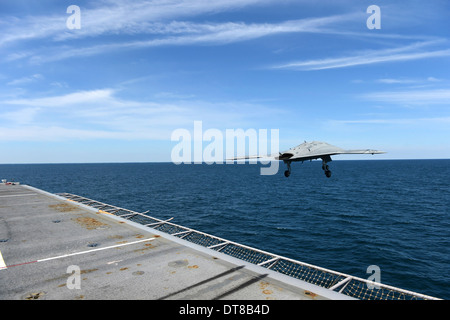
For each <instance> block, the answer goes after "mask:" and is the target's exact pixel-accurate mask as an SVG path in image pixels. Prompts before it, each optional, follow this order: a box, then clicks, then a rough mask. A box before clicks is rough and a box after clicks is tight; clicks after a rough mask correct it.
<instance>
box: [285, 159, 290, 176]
mask: <svg viewBox="0 0 450 320" xmlns="http://www.w3.org/2000/svg"><path fill="white" fill-rule="evenodd" d="M284 163H286V164H287V170H286V171H285V172H284V176H285V177H286V178H287V177H289V176H290V175H291V162H290V161H285V162H284Z"/></svg>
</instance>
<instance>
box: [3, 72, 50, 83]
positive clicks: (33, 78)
mask: <svg viewBox="0 0 450 320" xmlns="http://www.w3.org/2000/svg"><path fill="white" fill-rule="evenodd" d="M43 78H44V77H43V76H42V75H41V74H33V75H32V76H29V77H22V78H19V79H14V80H11V81H9V82H8V83H7V85H8V86H17V85H23V84H27V83H30V82H34V81H37V80H41V79H43Z"/></svg>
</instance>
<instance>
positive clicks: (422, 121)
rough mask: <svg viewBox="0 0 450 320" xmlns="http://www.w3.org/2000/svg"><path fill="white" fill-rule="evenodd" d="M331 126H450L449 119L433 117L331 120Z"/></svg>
mask: <svg viewBox="0 0 450 320" xmlns="http://www.w3.org/2000/svg"><path fill="white" fill-rule="evenodd" d="M329 123H331V124H349V125H352V124H381V125H385V124H389V125H409V126H417V125H424V126H429V125H433V124H434V125H437V124H445V125H446V124H450V116H449V117H433V118H392V119H360V120H330V121H329Z"/></svg>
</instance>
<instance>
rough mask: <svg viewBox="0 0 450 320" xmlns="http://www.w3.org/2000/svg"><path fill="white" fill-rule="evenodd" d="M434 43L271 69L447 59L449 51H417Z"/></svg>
mask: <svg viewBox="0 0 450 320" xmlns="http://www.w3.org/2000/svg"><path fill="white" fill-rule="evenodd" d="M434 43H436V42H435V41H424V42H419V43H414V44H410V45H407V46H403V47H397V48H393V49H380V50H367V51H365V52H359V53H356V54H352V55H348V56H345V57H339V58H324V59H315V60H306V61H295V62H290V63H285V64H280V65H276V66H273V67H272V68H273V69H293V70H324V69H336V68H346V67H353V66H360V65H369V64H376V63H385V62H401V61H410V60H419V59H427V58H437V57H449V56H450V49H441V50H428V51H421V50H419V49H420V48H422V47H426V46H430V45H432V44H434Z"/></svg>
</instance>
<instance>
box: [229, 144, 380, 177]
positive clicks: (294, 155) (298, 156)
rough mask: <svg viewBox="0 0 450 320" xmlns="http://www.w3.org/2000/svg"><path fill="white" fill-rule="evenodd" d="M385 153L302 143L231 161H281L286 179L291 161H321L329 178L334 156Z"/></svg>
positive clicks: (289, 172) (289, 171)
mask: <svg viewBox="0 0 450 320" xmlns="http://www.w3.org/2000/svg"><path fill="white" fill-rule="evenodd" d="M380 153H386V152H384V151H378V150H372V149H365V150H344V149H342V148H339V147H336V146H333V145H331V144H328V143H326V142H321V141H312V142H306V141H305V142H304V143H302V144H299V145H298V146H296V147H293V148H291V149H289V150H286V151H284V152H280V153H279V155H275V156H274V155H269V156H250V157H239V158H234V159H233V160H241V159H255V158H266V159H273V160H283V162H284V163H286V165H287V170H286V171H285V172H284V176H285V177H286V178H287V177H289V176H290V175H291V162H293V161H302V162H303V161H306V160H315V159H322V169H323V171H324V173H325V175H326V176H327V178H329V177H331V171H330V168H329V166H328V163H329V162H331V161H332V159H331V156H333V155H336V154H380Z"/></svg>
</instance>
